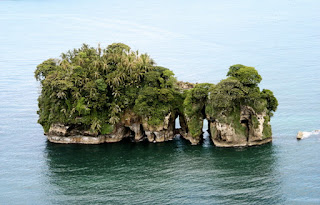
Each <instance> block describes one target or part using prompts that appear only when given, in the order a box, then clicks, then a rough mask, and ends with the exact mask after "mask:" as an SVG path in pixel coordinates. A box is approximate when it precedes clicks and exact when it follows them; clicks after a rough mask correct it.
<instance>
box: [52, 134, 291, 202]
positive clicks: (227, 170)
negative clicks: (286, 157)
mask: <svg viewBox="0 0 320 205" xmlns="http://www.w3.org/2000/svg"><path fill="white" fill-rule="evenodd" d="M46 153H47V165H48V170H49V174H48V177H49V179H48V182H49V183H50V186H51V187H52V190H53V191H52V190H51V192H54V193H52V194H48V195H51V196H52V198H49V199H48V200H50V202H51V203H60V204H61V203H66V204H73V203H74V204H79V203H80V202H81V203H83V204H88V203H94V204H97V203H110V204H139V203H146V204H151V203H152V204H154V203H159V204H178V203H179V204H181V203H187V204H195V203H196V204H201V203H207V204H208V203H228V204H230V203H232V204H237V203H255V202H256V203H264V204H276V203H281V202H284V201H285V199H284V197H283V195H282V191H281V180H280V174H279V173H278V171H277V168H276V167H277V158H276V153H275V147H274V146H273V145H272V144H267V145H263V146H260V147H249V148H241V149H240V148H239V149H234V148H216V147H214V146H213V145H212V144H211V143H210V142H209V141H208V140H205V142H204V143H203V145H202V146H201V145H199V146H191V145H189V143H188V142H186V141H184V140H182V139H179V138H176V139H175V140H173V141H171V142H166V143H157V144H151V143H129V142H120V143H114V144H102V145H66V144H52V143H49V142H48V143H47V145H46Z"/></svg>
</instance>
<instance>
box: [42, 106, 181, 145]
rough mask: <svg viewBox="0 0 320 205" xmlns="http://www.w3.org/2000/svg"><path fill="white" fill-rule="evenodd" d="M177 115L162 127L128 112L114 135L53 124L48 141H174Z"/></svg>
mask: <svg viewBox="0 0 320 205" xmlns="http://www.w3.org/2000/svg"><path fill="white" fill-rule="evenodd" d="M175 119H176V117H175V113H171V112H170V113H169V114H168V115H167V116H166V117H165V118H164V122H163V123H162V124H160V125H157V126H154V125H149V124H148V121H147V119H143V118H142V117H140V116H138V115H136V114H135V113H134V112H132V111H126V112H125V113H124V114H123V116H122V118H121V120H120V122H119V123H117V124H116V125H115V126H114V129H113V131H112V133H110V134H106V135H98V134H97V133H92V132H90V131H89V130H85V129H83V128H82V127H81V126H75V125H64V124H61V123H55V124H52V125H51V127H50V130H49V132H48V133H47V137H48V140H49V141H50V142H54V143H79V144H101V143H105V142H106V143H112V142H119V141H121V140H123V139H124V138H130V139H131V141H135V142H140V141H145V140H148V141H149V142H165V141H168V140H172V139H173V138H174V137H175V135H176V134H178V132H177V131H176V129H175Z"/></svg>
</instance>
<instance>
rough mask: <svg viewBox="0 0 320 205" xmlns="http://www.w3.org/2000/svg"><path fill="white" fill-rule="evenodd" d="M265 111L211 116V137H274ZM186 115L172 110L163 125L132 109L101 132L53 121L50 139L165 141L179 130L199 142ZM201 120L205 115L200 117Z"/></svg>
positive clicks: (222, 143) (247, 142) (234, 142)
mask: <svg viewBox="0 0 320 205" xmlns="http://www.w3.org/2000/svg"><path fill="white" fill-rule="evenodd" d="M177 116H179V122H180V127H181V128H179V129H176V128H175V120H176V118H177ZM267 119H269V118H267V114H266V112H262V113H256V112H255V111H254V110H253V109H252V108H251V107H249V106H243V107H242V108H241V111H240V118H239V120H236V119H235V120H233V121H230V120H229V122H223V121H226V120H223V121H219V120H218V119H214V120H213V119H208V122H209V124H208V126H209V132H210V135H211V139H212V141H213V143H214V145H215V146H217V147H241V146H252V145H261V144H265V143H268V142H270V141H271V140H272V138H271V135H270V136H269V135H267V134H266V132H264V129H270V130H271V127H270V123H269V121H266V120H267ZM187 120H188V119H187V117H185V116H184V115H183V114H181V113H178V112H170V113H168V115H167V116H166V117H165V118H164V121H163V123H161V124H160V125H157V126H155V125H150V124H148V121H147V119H143V118H142V117H140V116H138V115H136V114H135V113H134V112H132V111H126V112H125V113H124V115H123V116H122V118H121V120H120V122H119V123H118V124H116V125H115V126H114V129H113V131H112V133H110V134H106V135H98V134H97V133H92V132H90V131H89V130H86V129H83V128H81V127H80V126H76V125H63V124H61V123H56V124H52V125H51V127H50V130H49V132H48V133H47V137H48V140H49V141H50V142H54V143H79V144H101V143H112V142H119V141H121V140H123V139H124V138H129V139H131V141H134V142H141V141H149V142H154V143H155V142H165V141H169V140H172V139H173V138H174V137H175V136H176V135H177V134H179V135H181V136H182V137H183V138H184V139H186V140H188V141H190V143H191V144H192V145H197V144H199V143H200V142H201V140H202V135H199V136H196V137H194V136H192V135H191V134H190V132H189V130H188V125H187V124H188V123H187ZM199 120H200V121H201V122H202V121H203V119H199Z"/></svg>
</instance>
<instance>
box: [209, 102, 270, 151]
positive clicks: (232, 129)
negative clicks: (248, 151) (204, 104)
mask: <svg viewBox="0 0 320 205" xmlns="http://www.w3.org/2000/svg"><path fill="white" fill-rule="evenodd" d="M266 119H268V117H267V114H266V112H262V113H256V112H255V111H254V110H253V109H252V108H251V107H249V106H243V107H241V111H240V120H236V119H234V120H233V121H230V122H228V123H226V122H219V120H217V119H216V120H213V121H210V134H211V138H212V141H213V143H214V144H215V145H216V146H218V147H240V146H253V145H261V144H265V143H268V142H270V141H272V138H271V134H270V136H269V135H268V134H266V132H264V129H268V128H270V130H271V127H270V123H269V122H266Z"/></svg>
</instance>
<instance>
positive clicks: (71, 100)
mask: <svg viewBox="0 0 320 205" xmlns="http://www.w3.org/2000/svg"><path fill="white" fill-rule="evenodd" d="M173 75H174V74H173V73H172V71H170V70H168V69H167V68H163V67H158V66H155V63H154V61H153V60H152V59H151V58H150V57H149V56H148V55H147V54H139V53H138V52H137V51H131V49H130V47H129V46H127V45H125V44H122V43H114V44H111V45H109V46H108V47H107V48H105V49H103V48H101V47H100V46H98V47H97V48H93V47H89V46H88V45H86V44H83V46H82V47H81V48H79V49H73V50H70V51H68V52H66V53H62V54H61V59H48V60H46V61H44V62H43V63H41V64H40V65H38V66H37V69H36V71H35V78H36V79H37V80H39V81H40V82H41V85H42V91H41V95H40V97H39V99H38V100H39V111H38V114H39V123H40V124H41V125H43V127H44V129H45V130H46V131H47V130H48V129H49V127H50V125H51V124H52V123H55V122H60V123H66V124H82V125H84V126H85V127H87V128H90V130H91V131H92V132H96V133H100V132H101V130H102V127H103V125H105V124H107V125H114V124H116V123H117V122H119V120H120V117H121V113H122V111H124V110H126V109H134V110H135V111H137V113H139V114H141V115H143V116H146V117H150V119H151V122H152V123H154V124H156V123H159V122H160V121H161V116H162V115H164V114H165V113H166V112H169V110H170V109H171V108H172V109H173V108H174V107H178V106H177V105H176V104H177V103H178V102H175V101H176V97H177V96H178V95H179V92H177V90H176V89H175V88H174V84H175V82H176V79H175V78H174V76H173ZM168 105H170V106H168ZM171 105H172V106H171ZM160 113H161V114H160ZM153 116H157V117H158V120H154V119H153V118H154V117H153Z"/></svg>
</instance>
